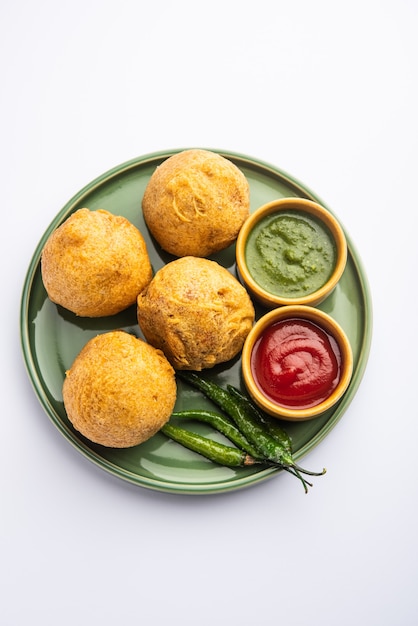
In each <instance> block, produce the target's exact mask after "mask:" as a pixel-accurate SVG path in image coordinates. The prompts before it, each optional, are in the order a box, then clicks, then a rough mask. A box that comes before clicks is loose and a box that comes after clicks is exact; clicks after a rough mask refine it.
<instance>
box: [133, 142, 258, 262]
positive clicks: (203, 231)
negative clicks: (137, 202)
mask: <svg viewBox="0 0 418 626" xmlns="http://www.w3.org/2000/svg"><path fill="white" fill-rule="evenodd" d="M142 210H143V215H144V219H145V222H146V224H147V226H148V228H149V230H150V231H151V233H152V235H153V236H154V238H155V239H156V240H157V242H158V243H159V244H160V246H161V247H162V248H163V249H164V250H166V251H167V252H169V253H171V254H173V255H175V256H178V257H181V256H188V255H191V256H198V257H207V256H209V255H211V254H213V253H215V252H218V251H220V250H223V249H224V248H226V247H227V246H229V245H230V244H231V243H233V242H234V241H235V239H236V238H237V236H238V232H239V230H240V228H241V226H242V224H243V223H244V221H245V219H246V218H247V217H248V215H249V212H250V192H249V184H248V181H247V179H246V178H245V176H244V174H243V173H242V172H241V170H240V169H239V168H238V167H237V166H236V165H235V164H233V163H232V162H231V161H229V160H228V159H226V158H224V157H222V156H221V155H219V154H216V153H214V152H211V151H209V150H184V151H183V152H180V153H177V154H174V155H173V156H171V157H169V158H168V159H166V160H165V161H164V162H163V163H162V164H161V165H160V166H159V167H158V168H157V169H156V170H155V171H154V173H153V174H152V176H151V178H150V180H149V182H148V185H147V187H146V189H145V192H144V196H143V200H142Z"/></svg>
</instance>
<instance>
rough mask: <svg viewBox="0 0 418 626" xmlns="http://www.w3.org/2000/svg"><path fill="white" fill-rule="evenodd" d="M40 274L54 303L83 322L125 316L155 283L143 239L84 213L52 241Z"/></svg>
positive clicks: (107, 218) (116, 221) (125, 224)
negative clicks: (120, 314) (92, 318)
mask: <svg viewBox="0 0 418 626" xmlns="http://www.w3.org/2000/svg"><path fill="white" fill-rule="evenodd" d="M41 271H42V279H43V283H44V285H45V289H46V291H47V294H48V296H49V298H50V299H51V300H52V302H55V303H56V304H59V305H61V306H63V307H64V308H66V309H68V310H70V311H72V312H73V313H75V314H76V315H79V316H82V317H103V316H107V315H114V314H116V313H119V312H120V311H123V310H124V309H126V308H127V307H128V306H131V305H132V304H134V303H135V302H136V298H137V296H138V294H139V292H140V291H142V290H143V289H144V288H145V287H146V286H147V285H148V283H149V282H150V280H151V278H152V268H151V263H150V259H149V257H148V251H147V248H146V243H145V240H144V238H143V236H142V234H141V233H140V232H139V230H138V229H137V228H136V227H135V226H134V225H133V224H131V222H129V221H128V220H127V219H126V218H124V217H122V216H116V215H113V214H111V213H109V212H108V211H104V210H102V209H99V210H97V211H90V210H89V209H86V208H84V209H79V210H78V211H76V212H75V213H73V214H72V215H70V217H69V218H67V220H66V221H65V222H64V223H63V224H61V226H59V227H58V228H57V229H56V230H55V231H54V232H53V233H52V234H51V235H50V237H49V238H48V240H47V242H46V244H45V246H44V248H43V251H42V257H41Z"/></svg>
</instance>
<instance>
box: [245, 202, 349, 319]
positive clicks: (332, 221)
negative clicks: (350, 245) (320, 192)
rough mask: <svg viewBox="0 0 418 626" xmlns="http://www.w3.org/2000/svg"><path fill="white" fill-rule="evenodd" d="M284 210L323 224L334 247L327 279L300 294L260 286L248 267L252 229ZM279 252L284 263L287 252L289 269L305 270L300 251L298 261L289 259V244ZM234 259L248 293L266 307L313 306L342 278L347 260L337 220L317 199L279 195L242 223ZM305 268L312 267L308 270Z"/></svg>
mask: <svg viewBox="0 0 418 626" xmlns="http://www.w3.org/2000/svg"><path fill="white" fill-rule="evenodd" d="M284 211H286V212H289V211H290V212H291V213H292V214H293V215H294V216H296V217H297V216H298V214H300V217H303V216H304V215H305V216H307V217H308V219H309V218H312V219H313V221H314V223H315V222H316V223H317V224H318V225H319V226H320V227H321V226H324V227H325V231H326V232H327V233H328V236H329V237H330V244H331V245H333V247H334V250H335V259H334V265H333V269H332V266H330V271H331V274H330V275H329V276H328V278H326V282H324V283H319V284H318V285H316V286H315V287H314V290H313V291H310V290H309V289H308V290H307V291H306V292H304V293H303V294H302V295H295V296H290V295H287V294H284V295H281V294H280V295H277V291H276V289H275V291H276V293H273V292H272V291H269V290H268V289H267V288H266V287H262V286H261V285H260V284H259V282H257V280H256V278H255V277H254V276H253V274H252V273H251V272H250V269H249V267H248V258H247V243H248V238H249V237H250V235H251V233H252V231H253V229H254V228H255V227H257V226H258V225H259V223H260V221H261V220H263V219H264V218H268V217H269V216H271V217H273V214H277V215H278V216H279V214H280V213H283V212H284ZM281 245H282V244H281ZM280 254H281V255H282V260H283V262H286V263H287V262H288V259H287V257H286V258H285V256H286V255H288V258H289V259H290V261H289V264H288V266H287V267H289V269H290V271H293V268H292V267H291V265H292V264H293V266H294V267H295V268H296V270H297V271H298V272H301V271H306V267H307V263H308V258H307V257H303V253H302V254H301V253H300V252H299V251H298V252H297V254H298V255H300V258H301V261H300V263H299V261H298V258H295V256H293V257H292V258H291V257H290V255H291V254H293V255H294V251H293V250H292V249H291V247H290V246H289V250H286V249H283V248H282V251H281V253H280ZM236 261H237V268H238V272H239V275H240V278H241V280H242V281H243V283H244V284H245V286H246V288H247V289H248V291H249V292H250V294H251V295H252V296H253V297H254V298H256V299H257V300H258V301H259V302H261V303H262V304H263V305H264V306H266V307H269V308H272V307H277V306H283V305H293V304H305V305H309V306H316V305H317V304H319V303H320V302H322V300H324V299H325V298H326V297H327V296H328V295H329V294H330V293H331V292H332V290H333V289H334V288H335V286H336V284H337V283H338V281H339V280H340V278H341V275H342V273H343V271H344V268H345V265H346V262H347V242H346V238H345V235H344V231H343V229H342V227H341V225H340V223H339V222H338V220H337V219H336V218H335V217H334V216H333V215H332V214H331V213H330V212H329V211H328V210H327V209H325V208H324V207H322V206H321V205H319V204H317V203H316V202H312V201H311V200H306V199H304V198H282V199H279V200H274V201H273V202H269V203H268V204H265V205H263V206H261V207H260V208H259V209H257V210H256V211H255V212H254V213H252V214H251V215H250V217H249V218H248V219H247V220H246V221H245V222H244V224H243V226H242V228H241V230H240V232H239V235H238V239H237V244H236ZM309 262H310V261H309ZM298 263H299V266H298ZM302 263H303V264H305V267H304V268H302ZM310 267H312V265H311V266H309V268H310ZM286 271H287V269H286ZM307 271H311V270H310V269H308V270H307ZM314 271H315V270H314ZM309 280H310V278H309ZM280 282H281V279H280V277H279V276H278V277H277V282H276V285H275V286H274V287H276V286H277V288H278V291H279V292H280V291H281V285H280ZM282 286H283V285H282ZM283 293H284V292H283Z"/></svg>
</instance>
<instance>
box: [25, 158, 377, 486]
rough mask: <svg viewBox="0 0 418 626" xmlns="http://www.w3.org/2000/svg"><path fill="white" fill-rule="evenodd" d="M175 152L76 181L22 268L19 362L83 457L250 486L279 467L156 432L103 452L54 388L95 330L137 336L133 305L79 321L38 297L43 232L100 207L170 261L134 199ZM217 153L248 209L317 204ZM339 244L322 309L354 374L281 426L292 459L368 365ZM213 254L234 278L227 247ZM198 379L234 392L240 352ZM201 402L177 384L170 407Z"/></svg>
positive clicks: (359, 280) (133, 472)
mask: <svg viewBox="0 0 418 626" xmlns="http://www.w3.org/2000/svg"><path fill="white" fill-rule="evenodd" d="M178 151H179V150H170V151H165V152H159V153H154V154H149V155H145V156H142V157H139V158H137V159H134V160H132V161H128V162H127V163H124V164H122V165H120V166H118V167H115V168H114V169H112V170H110V171H109V172H106V173H105V174H103V175H102V176H100V177H99V178H97V179H96V180H94V181H93V182H91V183H90V184H89V185H87V186H86V187H84V189H82V190H81V191H80V192H79V193H78V194H77V195H75V196H74V198H72V200H70V201H69V202H68V204H66V205H65V207H64V208H63V209H62V210H61V211H60V212H59V213H58V215H57V216H56V217H55V219H54V220H53V221H52V223H51V224H50V226H49V228H48V229H47V231H46V232H45V233H44V235H43V237H42V239H41V241H40V242H39V244H38V246H37V248H36V250H35V253H34V255H33V258H32V261H31V263H30V266H29V269H28V272H27V276H26V279H25V284H24V288H23V293H22V302H21V320H20V324H21V342H22V349H23V355H24V360H25V364H26V368H27V371H28V374H29V377H30V379H31V382H32V384H33V387H34V389H35V393H36V395H37V397H38V399H39V401H40V403H41V404H42V406H43V408H44V409H45V411H46V413H47V414H48V416H49V418H50V419H51V420H52V422H53V423H54V424H55V426H56V427H57V428H58V429H59V430H60V432H61V433H62V434H63V435H64V437H65V438H66V439H67V440H68V441H69V442H70V443H71V444H72V445H74V446H75V447H76V448H77V449H78V450H79V451H80V452H81V453H82V454H84V455H85V456H86V457H87V458H88V459H90V460H91V461H92V462H94V463H95V464H96V465H98V466H99V467H101V468H102V469H104V470H106V471H108V472H110V473H111V474H113V475H115V476H118V477H119V478H122V479H124V480H126V481H130V482H132V483H135V484H137V485H140V486H142V487H146V488H149V489H154V490H158V491H164V492H173V493H187V494H208V493H219V492H225V491H230V490H235V489H240V488H243V487H248V486H249V485H252V484H255V483H257V482H259V481H262V480H265V479H267V478H269V477H272V476H273V475H275V474H276V473H277V472H278V471H280V470H278V469H272V468H267V469H266V468H262V469H260V468H256V467H255V468H254V467H253V468H242V469H241V468H239V469H230V468H226V467H221V466H218V465H215V464H214V463H211V462H210V461H207V460H206V459H204V458H203V457H200V456H199V455H197V454H195V453H194V452H191V451H189V450H186V449H185V448H183V447H182V446H180V445H179V444H177V443H175V442H173V441H171V440H168V439H167V438H166V437H165V436H164V435H162V434H161V433H158V434H157V435H155V436H154V437H152V439H150V440H149V441H147V442H145V443H143V444H141V445H139V446H137V447H134V448H130V449H124V450H119V449H109V448H105V447H102V446H99V445H95V444H93V443H91V442H90V441H88V440H86V439H84V438H83V437H82V436H81V435H80V434H79V433H78V432H76V431H75V430H74V429H73V428H72V426H71V424H70V422H69V421H68V419H67V416H66V413H65V410H64V406H63V401H62V391H61V390H62V383H63V380H64V375H65V371H66V370H67V369H69V368H70V366H71V364H72V362H73V360H74V358H75V357H76V355H77V354H78V352H79V351H80V350H81V348H82V347H83V346H84V344H85V343H86V342H87V341H88V340H89V339H90V338H91V337H93V336H95V335H96V334H98V333H103V332H106V331H109V330H113V329H117V328H124V329H126V330H127V331H128V332H131V333H134V334H136V335H137V336H141V333H140V330H139V327H138V325H137V321H136V310H135V307H131V308H130V309H127V310H126V311H124V312H123V313H120V314H119V315H116V316H114V317H108V318H98V319H85V318H78V317H76V316H75V315H73V314H72V313H70V312H69V311H66V310H65V309H63V308H61V307H59V306H56V305H55V304H53V303H52V302H51V301H50V300H49V299H48V297H47V295H46V292H45V289H44V286H43V283H42V278H41V273H40V258H41V252H42V249H43V247H44V245H45V242H46V240H47V238H48V237H49V235H50V234H51V233H52V231H53V230H54V229H55V228H57V226H59V225H60V224H61V223H62V222H63V221H64V220H65V219H66V218H67V217H68V216H69V215H70V214H71V213H73V212H74V211H76V210H77V209H80V208H82V207H87V208H89V209H91V210H95V209H99V208H101V209H106V210H108V211H110V212H112V213H115V214H117V215H124V216H125V217H126V218H128V219H129V220H130V221H131V222H132V223H133V224H135V225H136V226H137V227H138V228H139V230H140V231H141V232H142V234H143V235H144V237H145V239H146V241H147V245H148V252H149V255H150V258H151V262H152V265H153V268H154V271H156V270H158V269H159V268H160V267H161V266H162V265H164V264H165V263H167V262H169V261H170V260H173V259H174V257H171V256H170V255H168V254H166V253H165V252H163V251H162V250H161V249H159V247H158V245H156V244H155V242H154V241H153V240H152V238H151V237H150V235H149V233H148V230H147V227H146V225H145V223H144V220H143V216H142V211H141V201H142V196H143V193H144V190H145V187H146V185H147V182H148V180H149V178H150V176H151V174H152V173H153V171H154V170H155V168H156V167H157V166H158V165H159V164H160V163H162V161H164V160H165V159H166V158H168V157H169V156H171V155H172V154H174V153H175V152H178ZM218 152H219V153H220V154H222V155H223V156H225V157H226V158H228V159H230V160H231V161H232V162H233V163H235V164H236V165H237V166H238V167H239V168H240V169H241V171H242V172H243V173H244V174H245V176H246V177H247V179H248V181H249V184H250V190H251V210H255V209H256V208H257V207H259V206H261V205H262V204H264V203H266V202H269V201H271V200H274V199H276V198H279V197H289V196H296V197H303V198H310V199H312V200H315V201H317V202H320V203H321V204H324V203H323V202H322V201H321V200H320V199H319V198H318V197H317V196H315V195H314V194H313V193H312V192H311V191H309V190H308V189H306V187H304V186H303V185H301V184H300V183H299V182H297V181H296V180H295V179H293V178H291V177H290V176H288V175H287V174H285V173H284V172H282V171H280V170H279V169H277V168H276V167H273V166H271V165H268V164H267V163H264V162H261V161H258V160H255V159H252V158H250V157H247V156H243V155H239V154H235V153H230V152H224V151H218ZM347 240H348V249H349V254H348V262H347V267H346V269H345V272H344V275H343V277H342V279H341V281H340V282H339V284H338V286H337V287H336V289H335V290H334V292H333V293H332V295H331V296H329V297H328V298H327V299H326V300H325V301H324V302H323V303H322V304H321V306H320V308H321V309H323V310H324V311H326V312H327V313H329V314H330V315H332V316H333V317H334V318H335V319H336V320H337V321H338V322H339V323H340V324H341V326H342V327H343V328H344V330H345V331H346V333H347V335H348V337H349V340H350V342H351V346H352V349H353V353H354V375H353V377H352V380H351V384H350V386H349V388H348V390H347V392H346V394H345V395H344V397H343V398H342V400H341V401H340V402H339V404H338V405H337V406H335V407H334V408H333V409H332V410H330V411H329V412H328V413H327V414H324V415H322V416H320V417H318V418H316V419H313V420H311V421H308V422H304V423H297V424H292V423H285V424H284V427H285V428H286V430H287V431H288V432H289V434H290V435H291V437H292V439H293V447H294V454H295V458H296V459H300V458H301V457H302V456H304V455H305V454H306V453H307V452H308V451H309V450H311V449H312V448H313V447H315V446H316V445H317V444H318V443H319V442H320V441H322V439H324V437H325V436H326V435H327V434H328V433H329V432H330V430H331V429H332V428H333V426H335V424H336V423H337V422H338V420H339V419H340V418H341V417H342V415H343V414H344V412H345V411H346V409H347V407H348V405H349V404H350V402H351V400H352V399H353V397H354V394H355V393H356V391H357V389H358V386H359V384H360V381H361V378H362V375H363V373H364V370H365V367H366V363H367V358H368V354H369V350H370V342H371V327H372V313H371V301H370V295H369V290H368V284H367V280H366V277H365V274H364V271H363V269H362V267H361V263H360V261H359V258H358V256H357V254H356V252H355V250H354V247H353V245H352V243H351V242H350V239H349V238H348V237H347ZM212 258H213V259H215V260H217V261H218V262H219V263H221V264H222V265H224V266H225V267H227V268H228V270H229V271H231V272H232V273H233V274H234V275H236V269H235V248H234V246H231V247H230V248H228V249H227V250H225V251H223V252H221V253H220V254H217V255H214V256H213V257H212ZM262 312H263V311H262V309H261V308H259V309H258V310H257V314H258V315H260V314H261V313H262ZM205 376H208V377H210V378H213V379H214V380H216V381H217V382H218V383H219V384H221V385H225V384H227V383H231V384H234V385H236V386H238V387H241V388H242V380H241V368H240V358H239V357H238V358H236V359H235V360H233V361H232V362H228V363H226V364H224V365H223V366H219V367H217V368H215V369H213V370H207V371H206V372H205ZM208 406H210V405H209V404H208V401H207V400H206V399H204V398H203V397H202V396H201V395H200V394H199V393H198V392H197V391H195V390H193V389H191V388H189V387H187V386H186V385H185V384H183V383H182V382H181V381H179V385H178V399H177V404H176V407H175V409H176V410H183V409H185V408H189V407H190V408H191V407H194V408H196V407H200V408H204V407H208ZM212 408H213V407H212ZM192 428H193V429H195V430H196V431H199V432H201V433H206V434H210V435H211V436H213V437H215V438H218V439H219V440H220V441H222V440H223V439H222V436H221V435H218V434H217V433H214V432H213V431H211V429H210V427H207V426H204V425H201V424H199V425H198V424H193V425H192ZM223 441H225V440H223ZM289 479H290V477H289ZM292 480H293V479H292Z"/></svg>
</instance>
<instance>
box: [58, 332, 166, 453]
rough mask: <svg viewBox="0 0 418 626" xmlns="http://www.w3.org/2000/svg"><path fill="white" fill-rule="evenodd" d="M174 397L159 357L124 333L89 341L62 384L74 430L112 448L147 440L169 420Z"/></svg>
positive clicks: (143, 344)
mask: <svg viewBox="0 0 418 626" xmlns="http://www.w3.org/2000/svg"><path fill="white" fill-rule="evenodd" d="M176 394H177V386H176V382H175V377H174V370H173V368H172V367H171V365H170V364H169V362H168V361H167V359H166V358H165V356H164V355H163V353H162V352H161V351H160V350H156V349H155V348H153V347H152V346H150V345H148V344H147V343H145V342H144V341H142V340H141V339H138V338H136V337H133V336H132V335H130V334H128V333H127V332H124V331H112V332H108V333H104V334H102V335H98V336H97V337H95V338H94V339H91V340H90V341H89V342H88V343H87V344H86V345H85V346H84V348H83V349H82V350H81V352H80V353H79V355H78V356H77V357H76V359H75V361H74V363H73V365H72V366H71V368H70V369H69V370H68V371H67V372H66V377H65V380H64V385H63V398H64V406H65V410H66V412H67V415H68V419H69V420H70V422H71V423H72V424H73V426H74V428H75V429H76V430H78V431H79V432H80V433H81V434H82V435H84V436H85V437H87V438H88V439H90V440H91V441H93V442H95V443H99V444H101V445H103V446H108V447H112V448H129V447H131V446H136V445H138V444H140V443H142V442H144V441H146V440H147V439H149V438H150V437H152V436H153V435H154V434H155V433H156V432H157V431H158V430H159V429H160V428H161V427H162V426H163V425H164V424H165V423H166V422H167V421H168V420H169V418H170V416H171V413H172V411H173V408H174V404H175V401H176Z"/></svg>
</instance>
